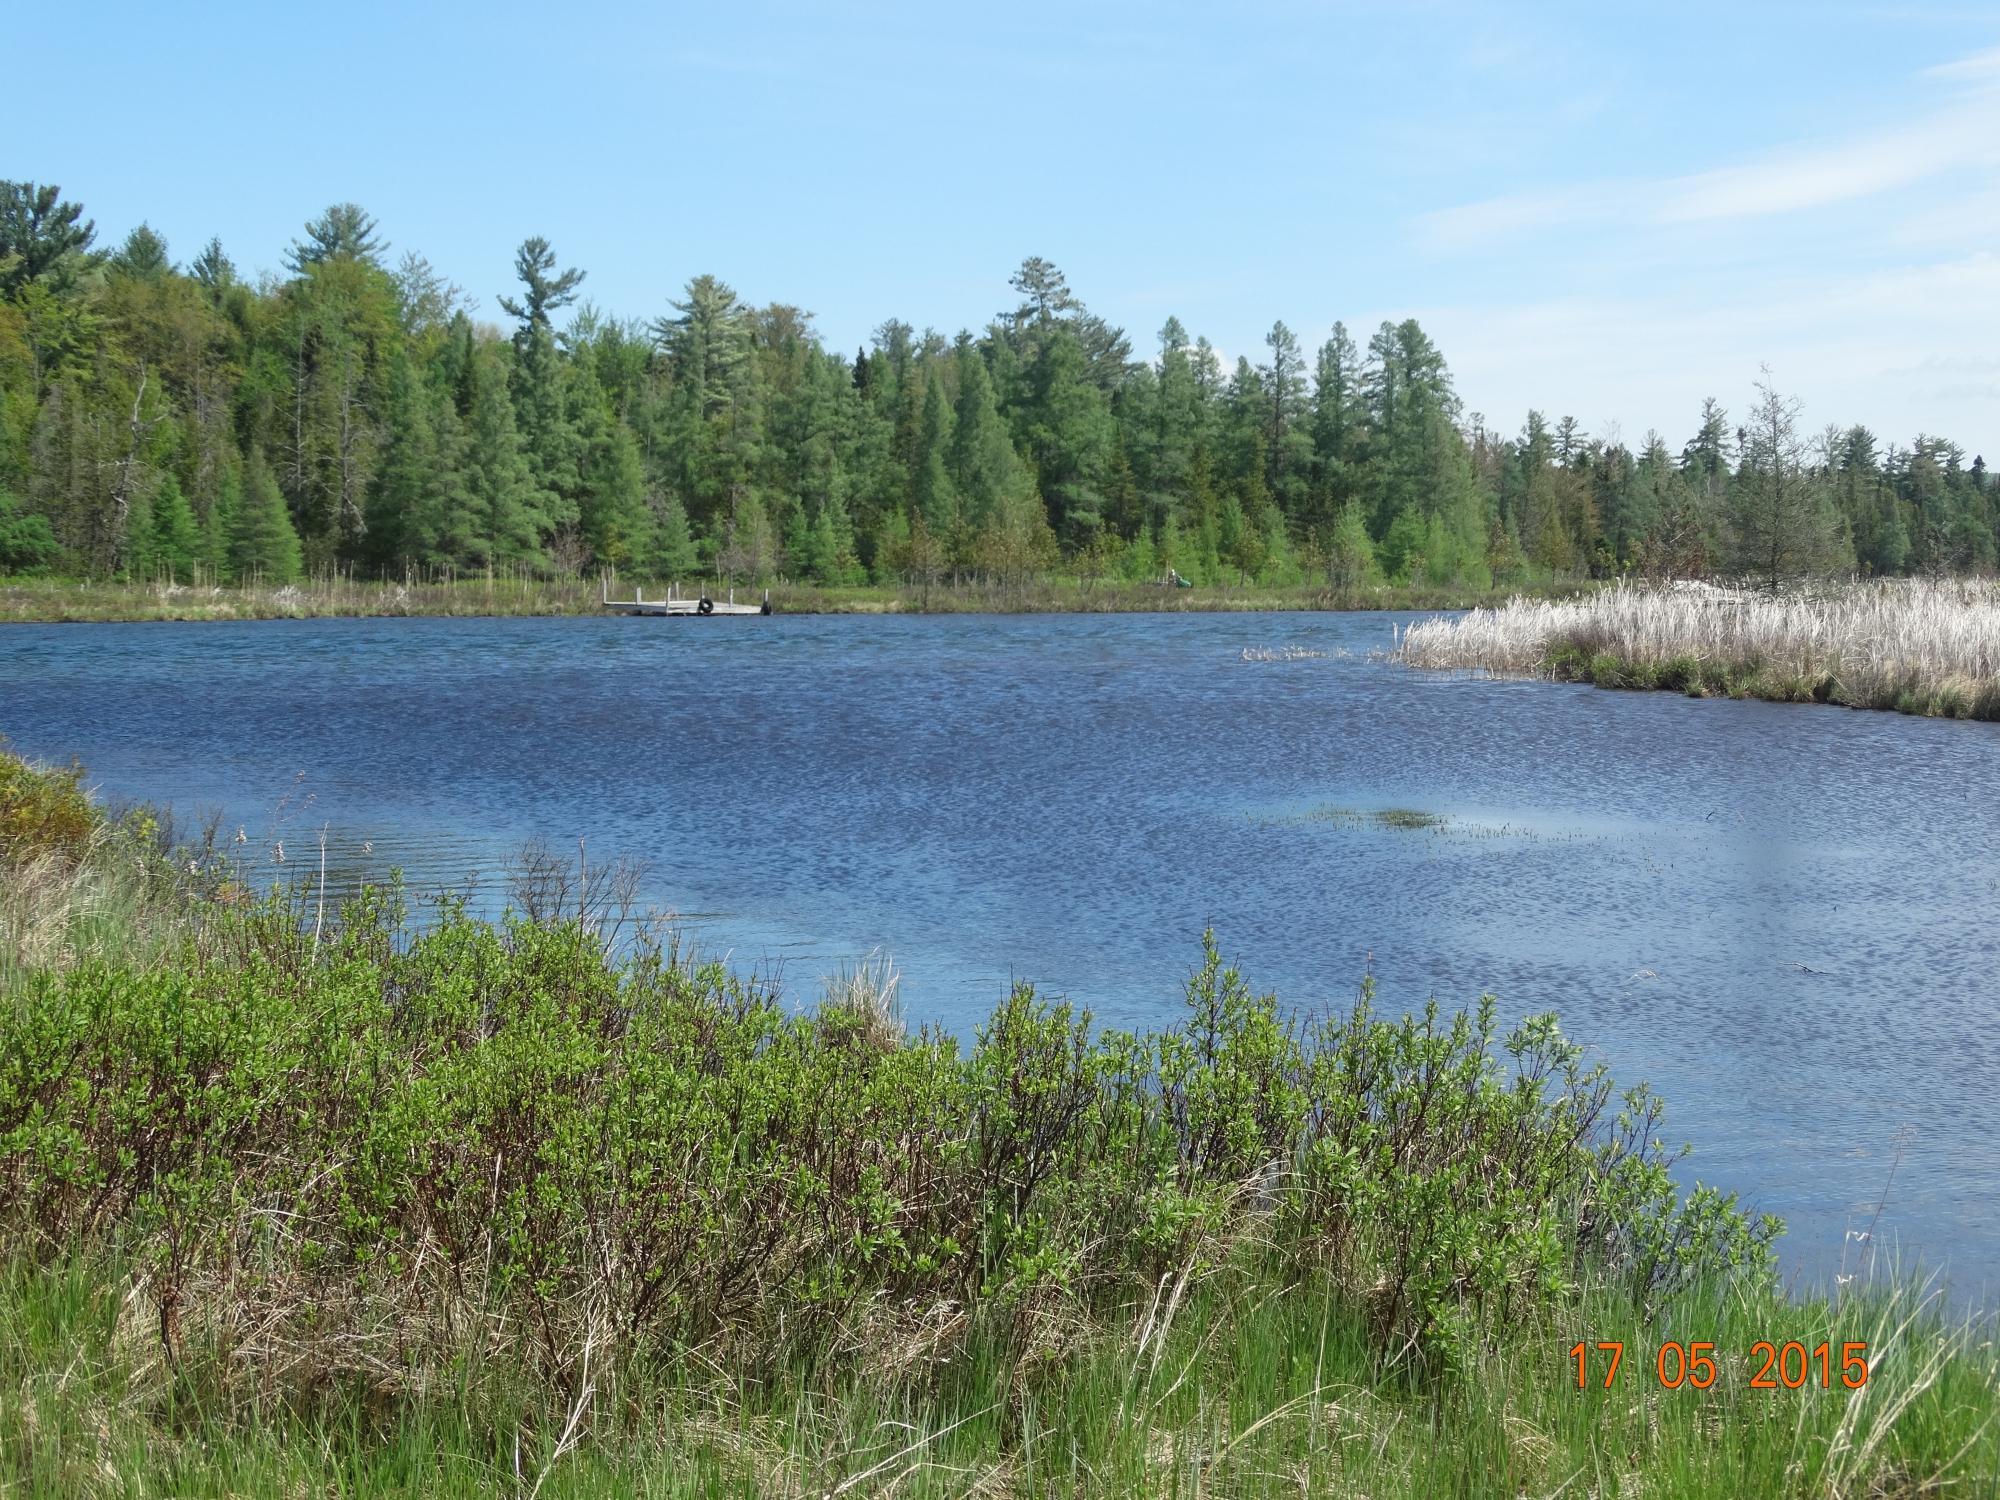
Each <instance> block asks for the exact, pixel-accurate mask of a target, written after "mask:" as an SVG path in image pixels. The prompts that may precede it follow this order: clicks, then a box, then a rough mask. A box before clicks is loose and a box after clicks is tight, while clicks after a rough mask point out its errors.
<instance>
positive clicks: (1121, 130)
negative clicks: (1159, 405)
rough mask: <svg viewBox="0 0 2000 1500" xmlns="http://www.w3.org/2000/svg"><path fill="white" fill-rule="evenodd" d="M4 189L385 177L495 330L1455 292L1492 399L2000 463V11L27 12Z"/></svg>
mask: <svg viewBox="0 0 2000 1500" xmlns="http://www.w3.org/2000/svg"><path fill="white" fill-rule="evenodd" d="M8 31H9V33H10V50H16V49H18V50H17V59H18V60H17V61H16V63H15V65H14V66H11V67H10V68H9V69H8V84H7V87H6V89H5V91H4V93H0V175H7V176H14V177H27V178H32V179H35V180H38V181H44V182H46V181H55V182H60V183H61V184H62V185H63V187H64V189H65V190H66V192H67V194H68V195H70V196H73V197H77V198H79V199H81V200H82V201H83V202H84V204H85V205H86V207H87V209H88V210H89V211H90V213H91V214H92V215H93V216H94V217H95V218H96V220H97V222H98V226H99V230H100V236H101V238H102V239H104V240H105V241H111V242H115V241H116V240H117V239H118V238H120V237H122V235H123V234H124V232H125V231H126V230H128V229H130V228H131V227H132V225H134V224H136V223H137V222H139V221H140V220H141V219H144V220H147V221H148V222H150V223H151V224H152V225H153V226H154V228H156V229H157V230H159V231H160V232H161V233H163V234H164V235H165V236H166V237H167V239H168V241H169V244H170V247H171V249H172V251H173V252H174V254H175V255H176V256H177V257H179V258H182V259H185V258H187V257H188V256H191V255H192V254H193V253H194V252H195V251H196V250H197V249H198V248H199V246H200V245H201V244H202V243H203V242H204V241H205V240H206V239H207V237H208V236H209V235H210V234H219V235H220V236H221V237H222V240H223V243H224V246H225V247H226V248H227V249H228V251H229V252H230V254H231V255H232V256H233V257H234V258H235V259H236V261H237V262H238V264H239V266H242V267H244V268H246V269H251V270H254V269H257V268H273V269H274V268H276V267H277V265H278V264H279V259H280V255H281V253H282V251H283V248H284V247H285V245H286V244H287V243H289V241H290V240H291V238H292V237H293V236H294V235H295V234H296V233H297V232H298V228H299V226H300V224H301V223H302V221H303V220H305V219H306V218H307V217H308V216H310V215H312V214H313V213H315V212H317V211H318V210H319V209H320V208H322V207H324V206H325V205H326V204H327V203H329V202H333V201H336V200H341V199H354V200H356V201H358V202H360V203H362V204H363V205H364V206H366V207H367V208H368V209H369V210H370V211H371V212H372V213H374V214H375V215H376V216H377V217H378V218H379V219H380V221H381V224H382V229H383V232H384V234H385V235H386V236H387V237H388V238H389V240H390V241H391V242H392V244H393V247H394V253H395V254H396V255H400V254H401V253H402V252H403V251H404V250H407V249H414V250H419V251H421V252H422V253H423V254H425V255H427V256H428V257H429V258H430V259H431V260H432V261H433V262H434V263H435V264H436V265H437V267H438V268H439V269H440V270H442V271H443V272H445V273H446V274H447V275H449V276H450V277H451V278H452V279H453V280H455V281H458V282H460V283H461V284H463V285H464V286H465V287H466V288H467V290H468V291H470V292H471V293H472V294H473V295H475V296H476V297H477V298H478V299H479V302H480V305H481V310H482V313H483V314H484V315H485V316H487V317H490V318H496V319H497V318H498V316H499V314H498V309H497V305H496V304H497V298H498V296H499V295H500V294H501V293H503V292H505V291H507V290H508V289H509V281H510V278H511V261H512V255H513V249H514V246H515V245H516V244H518V242H519V241H520V240H521V239H522V238H523V237H524V236H526V235H529V234H536V233H540V234H546V235H548V236H549V237H550V238H551V239H552V240H553V241H554V242H555V245H556V248H557V250H558V252H559V254H560V255H561V256H562V258H563V260H564V261H565V263H573V264H577V265H580V266H582V267H584V268H585V269H586V270H587V271H588V273H589V279H588V281H587V282H586V283H585V287H584V291H585V293H586V294H587V295H588V296H589V297H590V298H591V299H592V300H593V301H595V302H596V303H597V304H598V305H599V306H601V307H602V308H604V309H605V310H606V311H607V312H611V313H615V314H618V315H621V316H645V317H650V316H653V315H656V314H658V313H660V312H662V311H664V310H665V308H666V304H667V301H668V299H669V298H670V297H671V296H673V295H674V294H675V292H676V290H677V289H678V288H679V287H680V286H681V284H682V283H684V282H685V281H686V279H687V278H688V277H689V276H691V275H693V274H695V273H698V272H702V271H712V272H714V273H716V274H717V275H720V276H722V277H723V278H724V279H725V280H727V281H729V282H730V283H731V284H732V285H734V286H735V287H736V288H737V289H738V290H739V292H741V293H742V294H743V296H745V297H746V298H748V299H750V300H754V301H768V300H779V301H787V302H794V303H797V304H800V305H802V306H804V307H807V308H810V309H811V310H812V311H813V312H814V313H815V315H816V319H817V323H818V326H819V328H820V329H821V331H822V332H823V333H824V334H825V335H826V336H827V337H828V338H829V339H830V340H831V341H832V342H834V343H836V344H839V345H842V346H853V345H856V344H858V343H860V342H862V341H863V340H864V339H865V338H866V337H867V334H868V332H869V330H870V329H871V328H873V327H874V326H875V325H876V324H877V323H878V322H880V321H881V320H882V319H884V318H887V317H890V316H896V317H901V318H904V319H906V320H908V321H909V322H911V323H914V324H916V325H917V326H918V327H919V328H921V327H924V326H926V325H931V326H935V327H937V328H938V329H940V330H941V331H944V332H946V333H950V332H952V331H955V330H956V329H957V328H959V327H961V326H971V327H975V328H977V327H979V326H981V325H982V324H983V323H984V322H985V321H986V319H988V318H989V317H991V316H992V315H993V313H995V312H996V311H997V310H999V309H1000V308H1001V307H1002V306H1004V305H1006V304H1007V302H1008V301H1009V293H1008V290H1007V286H1006V279H1007V276H1008V274H1009V273H1010V271H1011V270H1012V269H1013V268H1014V266H1015V265H1017V264H1018V263H1019V262H1020V260H1021V259H1022V258H1023V257H1024V256H1027V255H1030V254H1040V255H1045V256H1047V257H1049V258H1050V259H1052V260H1054V261H1055V262H1056V263H1057V264H1058V265H1060V266H1061V267H1062V268H1063V269H1064V271H1065V272H1066V273H1067V274H1068V276H1069V280H1070V283H1071V285H1072V286H1073V287H1074V288H1075V289H1076V290H1077V291H1078V292H1079V293H1080V294H1081V295H1082V296H1083V297H1084V298H1085V299H1086V300H1087V301H1088V302H1089V303H1090V304H1091V306H1092V307H1093V308H1094V309H1095V310H1097V311H1099V312H1101V313H1103V314H1105V315H1107V316H1108V317H1110V318H1112V319H1114V320H1115V321H1118V322H1120V323H1123V324H1124V325H1125V326H1126V327H1127V328H1128V329H1129V330H1130V331H1131V332H1132V334H1133V337H1134V342H1135V344H1136V345H1137V346H1138V347H1139V348H1140V349H1142V350H1148V351H1149V350H1150V349H1151V347H1152V344H1153V333H1154V331H1155V330H1157V329H1158V327H1159V326H1160V324H1161V323H1162V322H1163V321H1164V320H1165V318H1166V317H1167V315H1168V314H1169V313H1174V314H1177V315H1178V316H1179V317H1180V318H1181V319H1182V321H1183V322H1184V323H1186V324H1187V326H1188V327H1189V328H1190V329H1191V330H1192V331H1194V332H1196V333H1205V334H1207V335H1208V336H1209V337H1210V338H1211V339H1212V340H1213V341H1214V342H1215V343H1216V344H1217V346H1218V347H1219V348H1221V349H1222V350H1223V351H1224V352H1225V353H1226V354H1227V355H1229V356H1230V357H1232V358H1233V357H1234V356H1235V355H1237V354H1249V355H1250V356H1251V357H1252V358H1253V359H1255V358H1258V357H1260V356H1261V355H1262V353H1263V346H1262V339H1263V335H1264V333H1265V332H1266V331H1267V330H1268V329H1269V327H1270V325H1271V322H1272V320H1273V319H1274V318H1278V317H1282V318H1284V319H1285V321H1286V322H1287V323H1289V324H1290V326H1291V327H1292V328H1293V330H1294V331H1295V332H1297V333H1298V334H1299V336H1300V337H1301V339H1303V340H1304V341H1305V342H1306V343H1307V345H1308V347H1310V346H1312V345H1315V344H1317V343H1318V342H1319V341H1320V340H1321V339H1323V338H1324V337H1325V336H1326V333H1327V331H1328V329H1329V328H1330V326H1331V324H1332V322H1333V321H1334V319H1336V318H1341V319H1345V320H1346V322H1347V323H1348V326H1349V327H1350V328H1351V329H1356V330H1358V331H1360V332H1361V334H1362V336H1363V337H1364V338H1365V335H1366V331H1367V330H1369V329H1371V328H1373V326H1374V325H1375V324H1376V323H1378V322H1379V321H1380V320H1381V319H1383V318H1385V317H1403V316H1408V315H1415V316H1417V317H1419V318H1421V319H1422V320H1423V321H1424V323H1425V325H1426V326H1427V327H1428V328H1429V329H1430V330H1431V332H1432V334H1433V335H1434V337H1435V338H1436V339H1437V340H1438V342H1439V344H1440V345H1441V346H1442V348H1443V349H1444V352H1445V354H1446V357H1447V358H1448V360H1449V361H1450V363H1451V367H1452V369H1453V371H1454V373H1455V375H1456V377H1457V380H1458V384H1459V389H1460V391H1461V393H1462V394H1463V396H1464V397H1465V401H1466V405H1467V408H1468V409H1469V410H1474V411H1479V412H1482V413H1484V414H1485V416H1486V418H1487V421H1488V423H1489V425H1493V426H1497V427H1500V428H1502V429H1505V430H1509V431H1512V430H1515V429H1517V428H1518V427H1519V425H1520V423H1521V420H1522V417H1523V415H1524V414H1525V412H1526V410H1527V408H1528V407H1530V406H1536V407H1540V408H1542V409H1543V410H1545V411H1547V412H1549V413H1550V414H1551V415H1556V414H1561V413H1573V414H1574V415H1576V416H1577V417H1578V418H1580V419H1581V420H1582V422H1583V423H1584V425H1585V427H1586V428H1587V429H1588V430H1590V431H1592V432H1599V433H1602V432H1608V431H1609V430H1611V427H1612V424H1614V423H1616V424H1617V428H1618V430H1619V432H1620V433H1621V434H1622V435H1623V436H1624V438H1625V439H1626V440H1627V441H1629V442H1632V443H1635V444H1636V443H1637V442H1638V441H1639V440H1640V439H1641V438H1642V437H1643V435H1644V433H1645V431H1646V429H1647V428H1649V427H1657V428H1659V429H1660V430H1661V431H1662V433H1663V434H1665V435H1666V436H1667V438H1668V439H1669V441H1670V442H1671V443H1673V444H1674V445H1675V446H1678V445H1679V444H1680V443H1681V442H1682V441H1683V440H1684V439H1685V438H1686V436H1687V435H1688V433H1689V432H1690V431H1691V430H1692V428H1693V426H1694V420H1695V414H1696V412H1697V410H1698V408H1699V405H1700V401H1701V398H1702V397H1703V396H1704V395H1707V394H1715V395H1717V396H1719V397H1721V398H1722V399H1723V400H1724V401H1725V403H1727V404H1729V405H1730V406H1732V407H1733V408H1741V407H1742V406H1744V405H1745V404H1746V403H1747V400H1748V398H1749V396H1750V393H1751V386H1752V384H1753V382H1754V381H1755V380H1756V379H1757V376H1758V369H1759V366H1760V364H1763V363H1768V364H1769V365H1770V366H1771V368H1772V373H1773V376H1774V378H1775V379H1776V381H1777V383H1778V384H1779V386H1780V387H1781V388H1783V389H1786V390H1789V391H1794V392H1796V393H1798V394H1799V395H1800V396H1801V397H1802V398H1803V399H1804V401H1805V403H1806V411H1805V419H1806V422H1807V424H1808V426H1809V427H1812V428H1817V427H1818V426H1820V425H1823V424H1824V423H1826V422H1829V421H1834V420H1839V421H1842V422H1846V421H1854V420H1860V421H1866V422H1868V423H1869V424H1870V425H1872V426H1874V427H1876V428H1877V429H1878V430H1879V431H1880V432H1882V433H1883V434H1884V435H1885V436H1887V437H1890V438H1893V439H1895V440H1897V441H1907V440H1908V439H1909V438H1910V437H1912V436H1913V435H1915V434H1916V433H1917V432H1918V431H1920V430H1923V431H1931V432H1940V433H1943V434H1946V435H1948V436H1951V437H1954V438H1956V439H1957V440H1959V441H1960V442H1962V443H1964V444H1965V445H1966V446H1967V447H1968V448H1969V449H1973V450H1978V451H1983V452H1985V453H1986V454H1987V455H1988V458H1989V461H1990V462H1995V463H2000V5H1978V6H1970V5H1968V6H1952V5H1935V6H1932V5H1914V6H1905V7H1891V6H1870V5H1843V4H1826V3H1822V4H1765V5H1711V4H1693V3H1689V4H1675V5H1652V4H1621V5H1605V4H1602V3H1601V0H1600V3H1597V4H1591V5H1573V6H1569V5H1541V6H1509V7H1505V8H1501V7H1497V6H1491V7H1489V6H1475V5H1460V4H1358V3H1357V4H1305V3H1294V4H1283V3H1260V4H1247V5H1237V6H1222V5H1176V4H1160V3H1144V4H1089V3H1074V4H1067V5H1060V4H1057V5H1044V4H1039V3H1036V4H1017V5H1010V6H1007V7H1004V8H986V7H975V6H965V5H893V6H892V5H881V6H848V5H831V4H776V3H762V0H758V3H747V4H736V5H731V6H728V7H721V6H717V7H699V8H697V7H682V6H657V7H648V6H641V5H631V4H600V3H591V0H577V3H572V4H569V5H567V6H561V7H548V6H536V7H525V6H515V5H509V4H486V5H476V6H431V7H416V6H412V7H407V8H406V7H401V6H392V5H375V4H366V3H346V4H336V5H323V6H298V7H284V8H279V7H266V6H252V5H248V4H244V5H210V6H176V7H168V6H160V5H146V6H137V5H127V4H110V5H96V6H91V7H87V8H86V7H57V6H52V5H40V6H34V7H32V8H28V7H23V8H22V9H21V11H20V12H19V13H17V14H16V15H14V16H13V17H12V18H10V21H9V23H8Z"/></svg>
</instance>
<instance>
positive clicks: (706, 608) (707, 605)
mask: <svg viewBox="0 0 2000 1500" xmlns="http://www.w3.org/2000/svg"><path fill="white" fill-rule="evenodd" d="M694 612H695V613H696V614H698V615H712V614H714V613H715V601H714V600H713V599H704V600H702V601H701V603H699V604H697V605H696V606H695V607H694Z"/></svg>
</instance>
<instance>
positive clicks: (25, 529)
mask: <svg viewBox="0 0 2000 1500" xmlns="http://www.w3.org/2000/svg"><path fill="white" fill-rule="evenodd" d="M61 551H62V549H61V547H60V546H59V545H58V544H57V542H56V534H55V532H54V531H53V530H51V529H50V527H49V523H48V518H47V517H46V516H38V515H35V514H33V513H31V512H30V511H28V510H26V509H25V508H23V506H22V504H21V502H20V501H19V500H17V499H16V498H15V497H14V496H12V495H10V494H8V493H7V492H6V491H5V490H4V489H0V573H40V572H43V571H45V570H47V569H49V568H52V567H54V566H55V564H56V560H57V558H58V557H59V556H60V555H61Z"/></svg>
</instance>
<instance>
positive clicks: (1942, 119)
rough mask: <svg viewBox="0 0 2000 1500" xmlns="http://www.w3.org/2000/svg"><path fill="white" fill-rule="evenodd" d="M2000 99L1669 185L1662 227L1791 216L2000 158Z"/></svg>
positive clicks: (1660, 207)
mask: <svg viewBox="0 0 2000 1500" xmlns="http://www.w3.org/2000/svg"><path fill="white" fill-rule="evenodd" d="M1996 142H2000V97H1994V98H1990V99H1982V100H1980V101H1977V102H1976V103H1973V104H1968V105H1966V106H1964V107H1961V108H1958V109H1952V110H1947V111H1945V112H1943V113H1941V114H1938V115H1935V116H1933V117H1932V118H1930V119H1927V120H1924V121H1922V122H1920V123H1918V124H1916V125H1913V126H1909V127H1907V128H1905V129H1901V130H1892V131H1888V132H1885V133H1883V134H1881V135H1877V136H1873V137H1864V138H1862V139H1859V140H1850V141H1843V142H1841V143H1840V144H1838V145H1835V146H1827V147H1819V148H1811V149H1806V150H1795V151H1788V152H1784V153H1781V154H1779V155H1776V156H1772V157H1770V158H1768V159H1766V160H1763V161H1758V162H1748V163H1744V164H1742V165H1739V166H1733V167H1723V168H1720V169H1719V170H1716V171H1712V172H1700V173H1697V174H1695V175H1694V176H1691V177H1683V178H1680V179H1678V180H1677V181H1674V182H1670V183H1666V184H1663V193H1662V196H1661V198H1660V200H1659V204H1658V207H1657V209H1656V211H1655V217H1656V218H1657V219H1658V220H1659V221H1661V222H1664V223H1680V222H1688V221H1692V220H1700V219H1730V218H1750V217H1755V216H1759V215H1763V214H1780V213H1793V212H1796V211H1798V210H1800V209H1807V208H1819V207H1823V206H1824V205H1826V204H1830V203H1845V202H1848V201H1850V200H1852V199H1856V198H1867V197H1873V196H1874V195H1875V194H1877V193H1881V192H1887V191H1889V190H1890V189H1893V188H1899V187H1906V186H1908V185H1910V184H1911V183H1916V182H1922V181H1925V180H1926V179H1929V178H1932V177H1936V176H1939V175H1941V174H1943V173H1945V172H1949V171H1952V170H1954V169H1955V168H1958V167H1962V166H1966V165H1971V164H1978V163H1990V162H1993V161H1994V160H1995V159H1996V156H2000V146H1997V145H1996Z"/></svg>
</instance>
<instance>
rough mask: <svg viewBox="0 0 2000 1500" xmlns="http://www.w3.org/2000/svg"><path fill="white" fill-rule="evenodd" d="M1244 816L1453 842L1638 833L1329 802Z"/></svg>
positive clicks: (1264, 822) (1279, 824)
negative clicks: (1292, 809)
mask: <svg viewBox="0 0 2000 1500" xmlns="http://www.w3.org/2000/svg"><path fill="white" fill-rule="evenodd" d="M1244 816H1245V817H1246V818H1247V819H1248V820H1249V821H1250V822H1251V823H1252V824H1254V825H1255V826H1257V827H1259V828H1298V827H1305V826H1308V825H1315V824H1316V825H1321V826H1331V827H1335V828H1382V829H1388V830H1391V831H1393V832H1397V833H1429V834H1433V835H1436V836H1437V837H1438V838H1441V839H1444V840H1448V841H1449V842H1451V843H1461V842H1468V841H1473V840H1486V839H1501V840H1506V841H1510V842H1512V841H1525V842H1528V843H1535V844H1541V843H1574V842H1583V843H1601V842H1603V841H1605V840H1607V839H1615V838H1621V837H1625V836H1628V835H1629V834H1630V833H1631V832H1632V830H1630V829H1628V828H1624V827H1621V826H1619V825H1617V824H1614V823H1606V822H1604V821H1602V820H1590V819H1584V818H1570V817H1554V818H1551V817H1537V816H1535V815H1533V814H1528V815H1525V816H1524V815H1521V814H1518V813H1517V814H1510V815H1508V816H1506V817H1496V816H1493V815H1490V814H1488V815H1485V816H1476V815H1464V814H1456V813H1452V814H1447V813H1441V812H1431V811H1428V810H1426V809H1423V808H1415V807H1351V806H1346V805H1341V804H1334V803H1328V804H1325V805H1322V806H1319V807H1309V808H1305V809H1303V810H1301V811H1293V812H1261V811H1249V812H1246V813H1245V814H1244Z"/></svg>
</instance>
